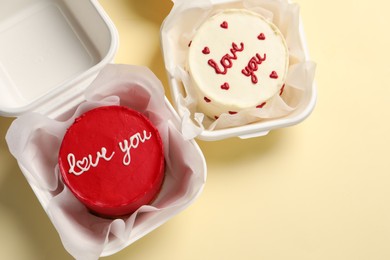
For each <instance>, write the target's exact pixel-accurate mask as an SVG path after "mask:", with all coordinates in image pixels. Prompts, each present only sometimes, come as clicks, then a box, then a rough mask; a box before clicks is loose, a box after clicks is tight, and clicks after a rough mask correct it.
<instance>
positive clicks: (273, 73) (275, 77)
mask: <svg viewBox="0 0 390 260" xmlns="http://www.w3.org/2000/svg"><path fill="white" fill-rule="evenodd" d="M269 77H270V78H271V79H277V78H278V77H279V76H278V73H276V71H272V73H271V75H269Z"/></svg>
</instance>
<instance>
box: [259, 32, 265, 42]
mask: <svg viewBox="0 0 390 260" xmlns="http://www.w3.org/2000/svg"><path fill="white" fill-rule="evenodd" d="M257 39H259V40H262V41H264V40H265V35H264V33H260V34H259V36H257Z"/></svg>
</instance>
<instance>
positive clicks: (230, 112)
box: [229, 111, 237, 115]
mask: <svg viewBox="0 0 390 260" xmlns="http://www.w3.org/2000/svg"><path fill="white" fill-rule="evenodd" d="M229 114H231V115H235V114H237V112H236V111H229Z"/></svg>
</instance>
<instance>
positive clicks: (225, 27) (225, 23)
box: [221, 21, 228, 29]
mask: <svg viewBox="0 0 390 260" xmlns="http://www.w3.org/2000/svg"><path fill="white" fill-rule="evenodd" d="M221 27H222V28H223V29H227V28H228V23H227V22H226V21H224V22H223V23H221Z"/></svg>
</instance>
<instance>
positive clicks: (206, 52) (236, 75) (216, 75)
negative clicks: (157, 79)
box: [187, 9, 289, 118]
mask: <svg viewBox="0 0 390 260" xmlns="http://www.w3.org/2000/svg"><path fill="white" fill-rule="evenodd" d="M288 64H289V55H288V49H287V45H286V42H285V39H284V37H283V35H282V33H281V32H280V31H279V29H278V28H277V27H276V26H275V25H274V24H272V23H271V22H269V21H267V20H266V19H265V18H264V17H262V16H261V15H259V14H257V13H255V12H252V11H248V10H244V9H228V10H224V11H222V12H220V13H217V14H215V15H214V16H212V17H210V18H208V19H207V20H206V21H205V22H204V23H203V24H202V25H201V26H200V27H199V28H198V29H197V31H196V33H195V35H194V37H193V39H192V41H191V42H190V44H189V52H188V60H187V69H188V72H189V75H190V78H191V86H192V87H193V88H194V89H195V90H196V91H195V92H196V93H197V99H198V107H199V109H200V110H201V111H202V112H204V113H205V114H206V115H208V116H209V117H211V118H218V117H219V116H220V115H221V114H223V113H227V114H236V113H238V112H240V111H242V110H244V109H250V108H257V109H262V108H264V106H266V104H267V101H268V100H269V99H271V98H272V97H273V96H275V95H277V94H279V93H281V92H282V91H283V88H284V82H285V80H286V75H287V68H288Z"/></svg>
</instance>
